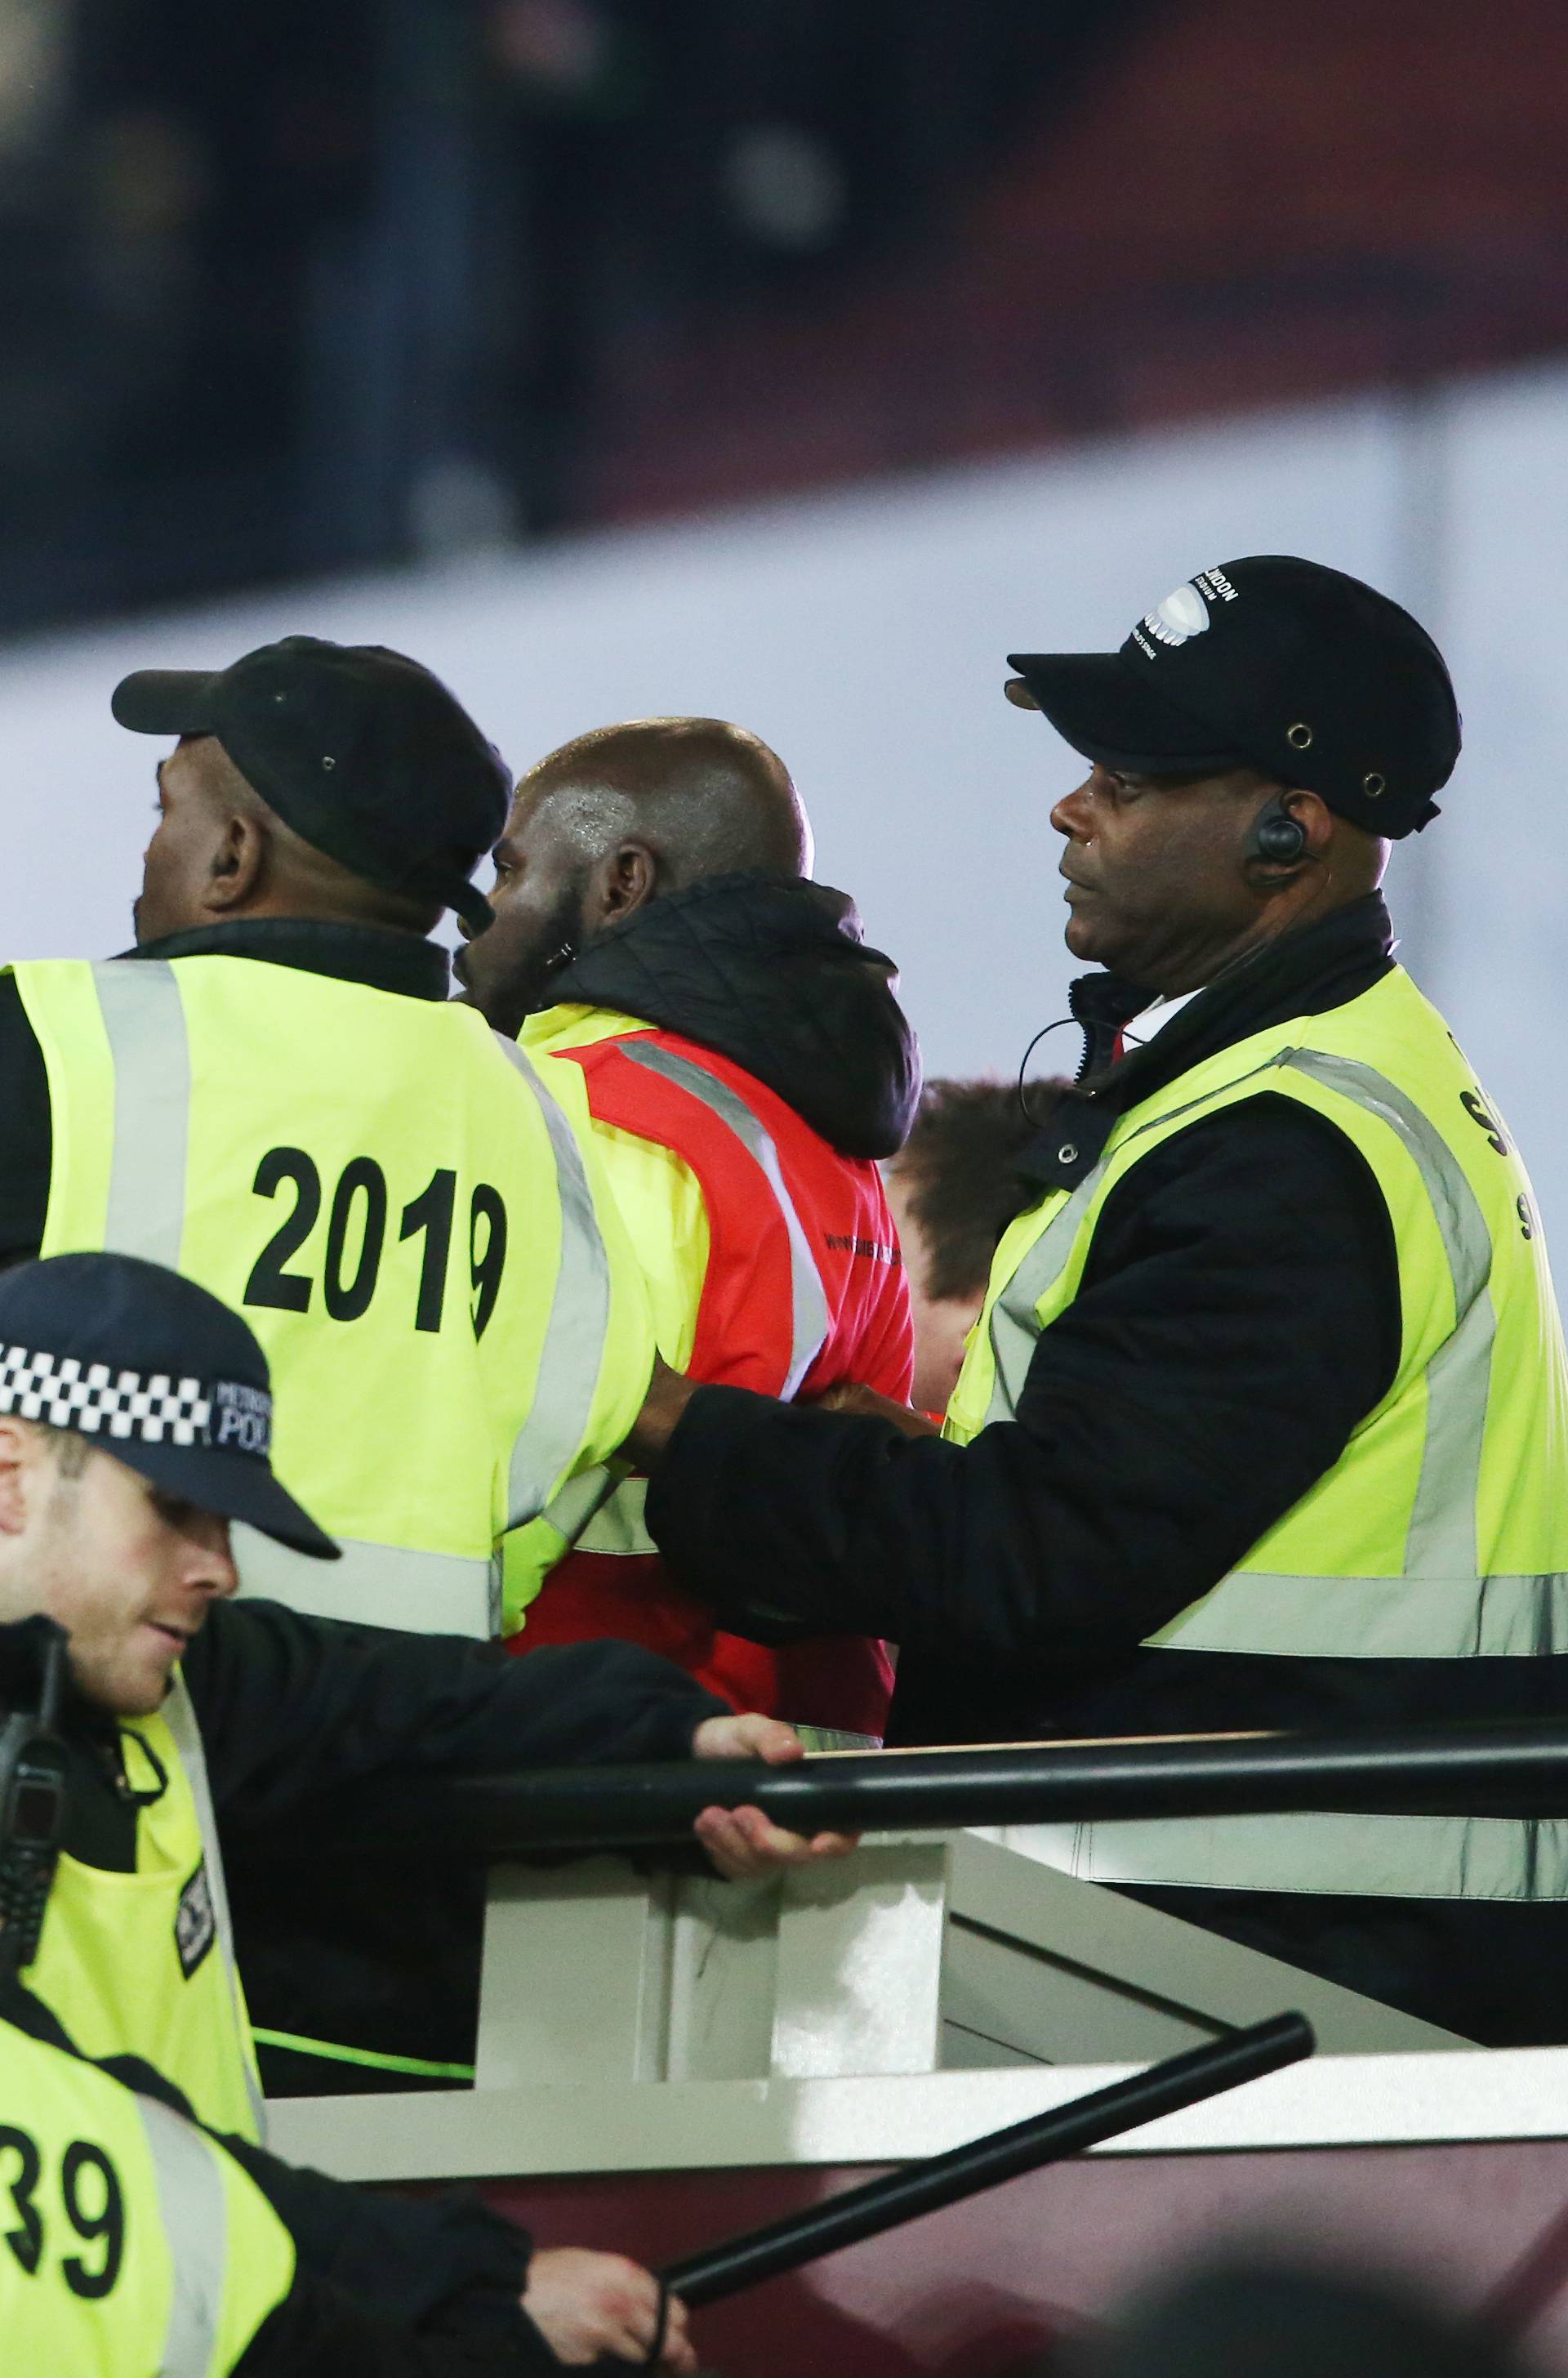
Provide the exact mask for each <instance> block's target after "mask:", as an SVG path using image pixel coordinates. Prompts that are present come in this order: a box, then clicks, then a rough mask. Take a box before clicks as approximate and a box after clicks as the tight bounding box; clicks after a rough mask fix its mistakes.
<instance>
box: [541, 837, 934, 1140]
mask: <svg viewBox="0 0 1568 2378" xmlns="http://www.w3.org/2000/svg"><path fill="white" fill-rule="evenodd" d="M860 933H861V927H860V918H859V915H858V912H857V911H856V906H855V903H854V901H853V900H851V899H849V898H848V897H847V895H845V894H844V893H843V892H834V891H831V890H830V889H829V888H828V886H827V885H826V884H822V883H799V882H796V881H794V880H791V879H785V878H782V877H778V876H771V875H762V874H742V875H714V876H710V877H709V878H708V879H707V880H706V881H705V882H704V883H693V884H690V885H688V888H687V889H686V890H685V891H684V892H669V893H665V894H664V895H663V896H662V897H661V898H659V899H657V900H653V901H651V902H650V903H649V905H648V906H647V907H643V908H639V909H638V910H637V911H636V912H635V914H634V915H632V916H630V917H628V919H627V920H626V922H625V923H624V924H620V925H612V926H611V927H610V928H609V930H608V931H606V932H603V933H600V934H597V935H596V936H595V937H594V939H593V940H592V942H590V943H588V945H587V947H586V948H585V949H584V950H583V951H582V952H581V954H580V955H578V956H577V957H575V958H573V960H572V961H571V963H570V964H569V966H567V967H563V968H562V969H561V970H560V972H559V973H557V974H555V975H552V977H551V978H550V985H549V998H548V1002H547V1004H548V1005H550V1006H552V1007H553V1006H556V1005H557V1004H559V1003H562V1002H566V1001H576V1000H581V1002H582V1003H583V1004H584V1005H586V1006H590V1007H607V1008H614V1009H616V1010H617V1011H618V1012H619V1013H621V1014H622V1015H637V1016H640V1017H642V1018H643V1020H644V1021H645V1022H647V1023H649V1024H655V1025H657V1026H658V1027H659V1028H660V1029H661V1031H665V1032H679V1033H683V1034H684V1035H685V1036H686V1038H687V1039H689V1040H695V1041H697V1042H699V1043H700V1046H701V1047H702V1048H704V1049H712V1050H714V1051H716V1052H717V1053H718V1055H719V1056H721V1057H727V1058H729V1060H730V1061H731V1063H733V1064H736V1065H740V1066H743V1067H744V1068H745V1070H746V1072H747V1073H748V1074H754V1075H756V1077H757V1079H758V1080H759V1081H760V1082H764V1083H765V1084H766V1085H767V1087H768V1088H769V1089H771V1090H772V1091H774V1092H775V1093H776V1095H777V1096H778V1097H779V1098H781V1099H783V1100H784V1104H785V1105H786V1106H789V1107H793V1108H794V1110H795V1111H796V1114H797V1115H800V1116H801V1117H802V1118H803V1119H804V1120H805V1121H806V1122H807V1123H809V1124H810V1126H811V1128H812V1130H813V1131H816V1132H820V1134H821V1136H822V1137H823V1138H824V1139H825V1140H826V1141H827V1142H828V1144H829V1146H830V1147H833V1148H836V1149H837V1151H838V1153H839V1154H840V1155H841V1156H853V1157H861V1158H866V1157H884V1156H892V1155H895V1154H896V1153H897V1151H898V1149H899V1148H901V1147H903V1146H904V1140H905V1138H906V1137H907V1135H908V1132H909V1126H910V1124H911V1123H912V1122H913V1121H914V1119H915V1110H916V1105H917V1104H918V1103H919V1098H920V1051H919V1048H918V1046H917V1044H916V1039H915V1035H914V1033H913V1032H912V1030H911V1029H910V1027H909V1025H908V1023H907V1021H906V1020H905V1017H904V1011H903V1009H902V1008H901V1007H900V1006H899V1003H898V1002H897V1000H896V999H895V998H894V997H893V992H892V985H893V983H894V982H895V981H896V979H897V969H896V967H894V965H893V962H892V959H891V958H890V957H886V956H884V955H883V954H882V952H881V951H880V950H872V949H868V948H867V947H866V945H865V943H864V942H863V941H862V940H861V938H860ZM542 1004H545V1003H543V1002H542Z"/></svg>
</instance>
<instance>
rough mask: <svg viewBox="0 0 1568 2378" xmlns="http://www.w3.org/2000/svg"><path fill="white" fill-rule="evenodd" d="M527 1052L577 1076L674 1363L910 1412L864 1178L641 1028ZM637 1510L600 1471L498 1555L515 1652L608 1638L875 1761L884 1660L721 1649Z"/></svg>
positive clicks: (904, 1336)
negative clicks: (870, 1390) (887, 1400)
mask: <svg viewBox="0 0 1568 2378" xmlns="http://www.w3.org/2000/svg"><path fill="white" fill-rule="evenodd" d="M523 1046H524V1048H525V1049H526V1050H527V1051H528V1053H529V1055H530V1056H531V1057H532V1058H533V1060H534V1061H535V1063H538V1064H540V1065H541V1066H543V1067H544V1068H545V1071H546V1072H549V1071H550V1070H551V1069H552V1067H564V1066H570V1067H572V1068H573V1069H574V1070H576V1071H578V1072H579V1073H580V1074H581V1078H582V1080H583V1082H584V1084H585V1086H586V1089H587V1094H588V1104H589V1109H590V1111H591V1113H592V1122H593V1132H594V1138H595V1142H596V1145H597V1147H598V1150H599V1153H600V1156H601V1158H602V1159H603V1164H604V1171H606V1173H607V1175H608V1177H609V1181H610V1185H611V1188H612V1190H613V1192H614V1194H615V1198H616V1205H617V1206H618V1207H619V1208H620V1212H621V1216H622V1219H623V1220H624V1221H625V1223H626V1226H627V1229H628V1233H629V1235H630V1238H631V1241H632V1244H633V1247H634V1249H635V1251H636V1253H637V1255H638V1256H639V1257H640V1262H641V1266H642V1270H643V1273H644V1277H645V1279H646V1280H647V1284H648V1288H649V1292H650V1296H651V1299H652V1305H653V1315H654V1326H655V1330H656V1332H657V1335H658V1339H659V1347H660V1351H661V1352H662V1353H663V1354H664V1359H665V1360H666V1361H667V1362H669V1363H674V1364H675V1366H676V1368H677V1369H679V1370H682V1371H685V1372H686V1373H688V1375H689V1376H691V1377H693V1378H696V1379H700V1380H702V1381H703V1382H704V1384H707V1385H717V1386H726V1387H750V1388H752V1389H754V1390H756V1391H757V1392H759V1393H760V1394H763V1395H771V1396H781V1397H784V1398H785V1399H791V1398H794V1397H796V1396H797V1395H798V1396H801V1397H803V1398H804V1399H808V1400H809V1399H810V1398H811V1397H812V1396H813V1395H818V1394H820V1393H822V1392H823V1391H824V1390H825V1389H826V1388H828V1387H832V1386H834V1385H835V1384H837V1383H839V1382H841V1381H849V1380H855V1381H859V1382H861V1383H863V1384H864V1385H866V1386H868V1387H875V1388H877V1389H878V1390H879V1391H880V1393H882V1394H883V1395H888V1396H893V1397H896V1398H897V1399H900V1400H901V1401H902V1400H903V1399H905V1398H906V1397H907V1395H908V1392H909V1384H910V1377H911V1369H912V1359H913V1356H912V1348H913V1341H912V1335H911V1328H910V1317H909V1291H908V1286H907V1283H906V1281H905V1279H904V1269H903V1265H902V1262H901V1260H900V1256H899V1252H898V1242H897V1236H896V1233H895V1231H894V1229H893V1225H892V1218H891V1216H890V1215H889V1212H888V1207H887V1200H886V1198H885V1196H884V1195H883V1192H882V1183H881V1176H880V1173H879V1171H878V1170H877V1167H876V1165H875V1164H874V1163H871V1162H870V1161H868V1160H866V1159H853V1158H850V1157H845V1156H841V1155H840V1154H839V1153H838V1152H837V1151H836V1150H835V1149H834V1148H833V1147H831V1146H830V1145H829V1143H828V1142H827V1141H826V1140H825V1139H824V1138H822V1137H821V1135H820V1133H818V1132H816V1131H813V1130H812V1128H811V1126H810V1125H809V1124H808V1123H806V1122H804V1121H803V1120H802V1118H801V1117H800V1116H799V1115H798V1114H796V1112H795V1111H794V1109H793V1108H791V1107H789V1106H787V1105H786V1104H785V1103H784V1100H783V1099H781V1098H779V1097H778V1096H777V1095H776V1093H775V1092H773V1091H772V1090H770V1089H769V1088H768V1087H766V1085H765V1084H764V1083H762V1082H760V1081H759V1080H758V1079H757V1078H756V1076H755V1075H751V1074H748V1073H746V1072H744V1071H743V1070H742V1068H741V1067H740V1066H738V1065H736V1064H732V1063H730V1061H729V1060H728V1059H727V1058H724V1057H721V1056H718V1055H716V1054H715V1053H714V1051H712V1050H711V1049H704V1048H701V1047H700V1046H699V1044H698V1043H697V1042H695V1041H693V1040H688V1039H684V1038H683V1037H682V1036H681V1035H679V1034H678V1033H674V1032H664V1031H658V1030H655V1029H653V1028H652V1027H651V1026H649V1025H646V1024H643V1023H640V1022H639V1021H638V1019H637V1018H635V1017H633V1016H628V1015H614V1014H609V1013H606V1012H605V1011H604V1010H603V1009H597V1008H590V1007H584V1006H579V1005H572V1006H562V1007H556V1008H552V1009H549V1010H547V1011H546V1012H545V1014H543V1015H536V1016H533V1017H531V1018H530V1019H529V1022H528V1024H527V1025H526V1026H525V1027H524V1031H523ZM645 1495H646V1482H645V1481H644V1480H642V1479H641V1478H639V1477H633V1476H628V1475H626V1474H625V1473H624V1472H623V1473H621V1474H619V1475H618V1476H617V1475H612V1474H611V1473H610V1472H609V1471H599V1472H598V1473H596V1475H594V1476H593V1477H592V1480H590V1479H589V1478H583V1479H578V1480H574V1481H573V1482H572V1484H571V1485H570V1486H569V1488H567V1489H566V1491H565V1492H564V1493H563V1494H562V1495H559V1496H558V1497H557V1500H556V1502H555V1503H554V1504H553V1505H552V1506H551V1507H550V1509H549V1510H548V1511H547V1512H546V1513H545V1517H544V1518H543V1519H540V1520H538V1521H536V1522H535V1523H534V1525H533V1527H532V1528H529V1529H525V1530H523V1531H521V1533H520V1534H518V1535H516V1536H513V1537H512V1538H510V1539H509V1544H508V1556H507V1567H506V1589H507V1593H506V1601H507V1625H508V1627H509V1630H521V1631H519V1632H515V1633H514V1635H513V1648H514V1649H515V1650H517V1651H532V1650H533V1649H535V1648H536V1647H537V1646H538V1645H540V1644H542V1643H560V1642H575V1641H581V1639H584V1638H585V1637H591V1636H605V1635H614V1636H620V1637H623V1638H625V1639H629V1640H631V1641H634V1642H639V1643H643V1644H646V1645H647V1646H648V1647H649V1648H650V1649H652V1650H653V1651H662V1652H664V1654H665V1656H666V1657H668V1658H670V1659H674V1660H676V1661H678V1662H679V1663H680V1664H681V1665H682V1666H683V1667H685V1668H686V1669H688V1671H689V1672H690V1673H691V1674H692V1675H695V1676H697V1677H698V1678H699V1679H700V1682H701V1683H703V1684H704V1685H706V1686H707V1687H709V1689H710V1690H711V1691H713V1692H716V1693H720V1694H722V1695H724V1697H725V1699H728V1700H730V1701H731V1702H732V1703H733V1704H734V1705H735V1706H736V1708H739V1709H759V1710H762V1711H767V1712H769V1713H770V1714H774V1715H778V1716H780V1717H786V1718H789V1719H791V1720H792V1721H794V1722H796V1723H805V1724H808V1725H811V1726H814V1727H818V1728H821V1729H824V1730H826V1731H829V1732H832V1733H842V1734H853V1735H868V1736H872V1737H875V1738H879V1739H880V1735H881V1733H882V1722H883V1719H884V1718H885V1715H886V1711H887V1704H888V1698H889V1694H890V1691H891V1687H892V1675H891V1669H890V1666H889V1663H888V1661H887V1656H886V1653H885V1652H884V1651H883V1650H882V1647H881V1646H880V1644H877V1643H873V1642H870V1641H868V1640H867V1639H865V1638H856V1637H850V1636H835V1637H833V1638H832V1639H830V1640H826V1641H814V1642H808V1643H803V1644H796V1645H792V1646H790V1647H788V1648H787V1649H784V1650H782V1651H777V1650H769V1649H766V1648H764V1647H763V1646H761V1645H760V1644H756V1643H750V1642H747V1641H744V1640H743V1639H740V1638H739V1637H737V1636H732V1635H725V1634H724V1633H723V1632H721V1631H720V1630H719V1629H718V1628H717V1627H715V1626H714V1623H713V1619H712V1615H711V1613H709V1612H708V1611H707V1610H706V1609H705V1608H704V1606H703V1605H702V1604H701V1603H698V1602H695V1601H694V1600H693V1599H692V1598H691V1597H690V1596H689V1595H688V1594H685V1593H683V1592H682V1591H680V1590H679V1589H678V1588H677V1587H676V1585H675V1584H674V1582H673V1581H672V1580H671V1579H670V1578H669V1576H668V1575H667V1573H666V1572H665V1570H664V1564H663V1561H662V1560H661V1558H660V1555H659V1553H658V1551H657V1548H656V1547H655V1545H654V1543H653V1541H652V1537H651V1536H650V1535H649V1534H648V1531H647V1528H646V1525H645V1524H644V1519H643V1504H644V1500H645Z"/></svg>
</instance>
